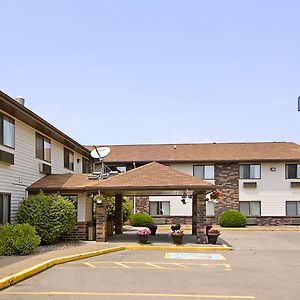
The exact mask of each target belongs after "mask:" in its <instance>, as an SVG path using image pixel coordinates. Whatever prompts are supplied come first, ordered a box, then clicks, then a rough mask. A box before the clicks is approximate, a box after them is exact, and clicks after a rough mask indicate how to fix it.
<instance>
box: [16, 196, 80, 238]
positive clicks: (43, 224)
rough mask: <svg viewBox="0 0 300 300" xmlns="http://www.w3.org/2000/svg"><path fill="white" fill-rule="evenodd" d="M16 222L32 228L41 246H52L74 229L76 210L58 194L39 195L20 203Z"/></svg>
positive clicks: (70, 202)
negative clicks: (26, 224) (39, 239)
mask: <svg viewBox="0 0 300 300" xmlns="http://www.w3.org/2000/svg"><path fill="white" fill-rule="evenodd" d="M17 221H18V223H28V224H30V225H32V226H34V228H35V229H36V232H37V234H38V235H39V236H40V237H41V242H42V243H43V244H53V243H55V242H57V241H58V240H59V238H60V237H61V235H63V234H67V233H69V232H71V231H72V229H73V228H74V227H75V224H76V209H75V206H74V204H73V203H72V201H70V200H67V199H66V198H64V197H62V196H60V195H58V194H50V195H47V196H46V195H45V194H44V193H40V194H38V195H34V196H30V197H28V199H26V200H24V201H22V202H21V204H20V207H19V210H18V212H17Z"/></svg>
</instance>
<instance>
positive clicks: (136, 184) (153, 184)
mask: <svg viewBox="0 0 300 300" xmlns="http://www.w3.org/2000/svg"><path fill="white" fill-rule="evenodd" d="M186 189H188V190H191V191H203V190H212V189H214V185H213V184H212V183H210V182H208V181H205V180H201V179H199V178H196V177H193V176H190V175H187V174H185V173H182V172H179V171H177V170H175V169H173V168H171V167H168V166H164V165H162V164H159V163H157V162H151V163H149V164H147V165H144V166H141V167H139V168H136V169H133V170H130V171H128V172H126V173H122V174H119V175H116V176H114V177H110V178H108V179H102V180H89V179H88V174H57V175H48V176H45V177H44V178H42V179H40V180H38V181H37V182H35V183H33V184H32V185H31V186H29V187H28V191H29V192H34V191H35V192H36V191H40V190H43V191H98V190H100V191H103V192H105V193H109V194H123V195H125V194H126V195H163V194H169V195H171V194H172V195H173V194H179V193H181V192H182V191H185V190H186ZM167 191H168V192H167Z"/></svg>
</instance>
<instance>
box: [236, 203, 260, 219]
mask: <svg viewBox="0 0 300 300" xmlns="http://www.w3.org/2000/svg"><path fill="white" fill-rule="evenodd" d="M260 207H261V202H260V201H240V212H241V213H242V214H244V215H246V216H260V215H261V208H260Z"/></svg>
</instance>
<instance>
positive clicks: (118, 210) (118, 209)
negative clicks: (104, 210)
mask: <svg viewBox="0 0 300 300" xmlns="http://www.w3.org/2000/svg"><path fill="white" fill-rule="evenodd" d="M122 201H123V197H122V195H116V196H115V234H122V233H123V213H122Z"/></svg>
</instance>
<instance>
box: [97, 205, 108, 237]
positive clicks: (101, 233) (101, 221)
mask: <svg viewBox="0 0 300 300" xmlns="http://www.w3.org/2000/svg"><path fill="white" fill-rule="evenodd" d="M106 219H107V214H106V201H102V202H101V203H97V204H96V242H106Z"/></svg>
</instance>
